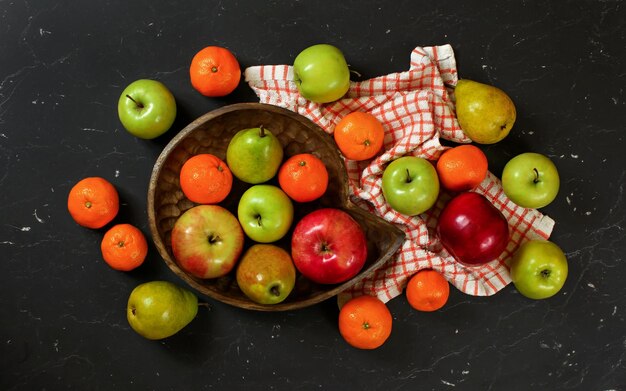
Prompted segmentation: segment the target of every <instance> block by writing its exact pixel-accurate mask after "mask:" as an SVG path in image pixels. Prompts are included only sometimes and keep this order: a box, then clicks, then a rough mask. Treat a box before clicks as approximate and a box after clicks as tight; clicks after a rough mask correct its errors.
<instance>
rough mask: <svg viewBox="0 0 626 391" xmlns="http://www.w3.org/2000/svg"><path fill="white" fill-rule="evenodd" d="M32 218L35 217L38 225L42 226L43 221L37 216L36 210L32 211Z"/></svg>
mask: <svg viewBox="0 0 626 391" xmlns="http://www.w3.org/2000/svg"><path fill="white" fill-rule="evenodd" d="M33 216H35V220H37V222H38V223H40V224H43V223H44V220H43V219H42V218H40V217H39V216H37V209H35V210H34V211H33Z"/></svg>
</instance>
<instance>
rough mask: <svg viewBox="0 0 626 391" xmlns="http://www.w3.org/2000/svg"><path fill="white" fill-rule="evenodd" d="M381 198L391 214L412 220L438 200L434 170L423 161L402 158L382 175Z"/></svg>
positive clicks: (407, 157)
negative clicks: (392, 210) (389, 207)
mask: <svg viewBox="0 0 626 391" xmlns="http://www.w3.org/2000/svg"><path fill="white" fill-rule="evenodd" d="M382 189H383V196H384V197H385V200H386V201H387V203H388V204H389V206H391V207H392V208H393V209H394V210H396V211H398V212H400V213H402V214H405V215H408V216H415V215H418V214H420V213H424V212H425V211H427V210H428V209H430V208H431V207H432V206H433V205H434V204H435V202H436V201H437V197H438V196H439V177H438V176H437V170H435V167H433V165H432V164H430V162H429V161H428V160H426V159H423V158H420V157H417V156H403V157H401V158H398V159H396V160H394V161H393V162H391V163H390V164H389V165H388V166H387V168H385V171H383V183H382Z"/></svg>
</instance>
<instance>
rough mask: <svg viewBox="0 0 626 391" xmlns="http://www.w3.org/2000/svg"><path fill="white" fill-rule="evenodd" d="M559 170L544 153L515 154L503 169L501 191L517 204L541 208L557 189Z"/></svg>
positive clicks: (548, 201)
mask: <svg viewBox="0 0 626 391" xmlns="http://www.w3.org/2000/svg"><path fill="white" fill-rule="evenodd" d="M559 185H560V179H559V172H558V171H557V169H556V166H555V165H554V163H553V162H552V160H550V158H548V157H547V156H545V155H542V154H540V153H535V152H526V153H522V154H520V155H517V156H515V157H514V158H513V159H511V160H509V162H508V163H507V164H506V165H505V166H504V170H503V171H502V190H504V194H506V196H507V197H509V199H510V200H511V201H513V202H514V203H516V204H517V205H519V206H521V207H524V208H543V207H544V206H546V205H548V204H549V203H551V202H552V201H554V199H555V198H556V195H557V193H558V192H559Z"/></svg>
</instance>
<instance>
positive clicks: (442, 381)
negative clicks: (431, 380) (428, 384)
mask: <svg viewBox="0 0 626 391" xmlns="http://www.w3.org/2000/svg"><path fill="white" fill-rule="evenodd" d="M441 383H443V384H445V385H446V386H450V387H456V384H454V383H450V382H449V381H445V380H443V379H441Z"/></svg>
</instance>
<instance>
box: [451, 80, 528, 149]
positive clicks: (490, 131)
mask: <svg viewBox="0 0 626 391" xmlns="http://www.w3.org/2000/svg"><path fill="white" fill-rule="evenodd" d="M454 94H455V96H456V116H457V119H458V121H459V125H460V126H461V129H463V132H464V133H465V135H466V136H467V137H469V138H470V139H471V140H472V141H474V142H476V143H479V144H494V143H497V142H498V141H500V140H502V139H503V138H505V137H506V136H507V135H508V134H509V132H510V131H511V128H512V127H513V124H514V123H515V117H516V111H515V105H514V104H513V101H512V100H511V98H510V97H509V96H508V95H507V94H506V93H505V92H504V91H502V90H501V89H499V88H497V87H494V86H490V85H488V84H482V83H478V82H475V81H472V80H466V79H461V80H459V81H458V82H457V84H456V88H455V89H454Z"/></svg>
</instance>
